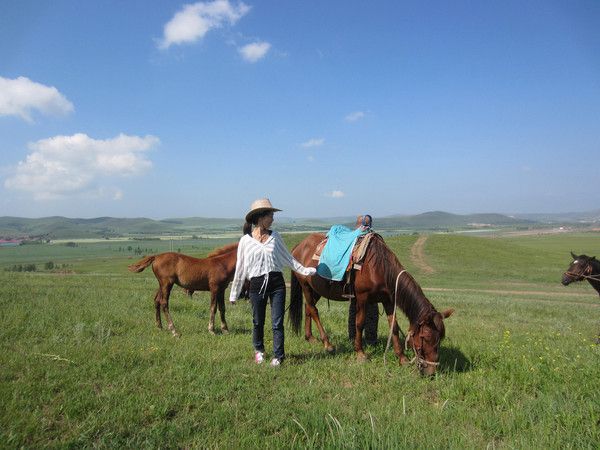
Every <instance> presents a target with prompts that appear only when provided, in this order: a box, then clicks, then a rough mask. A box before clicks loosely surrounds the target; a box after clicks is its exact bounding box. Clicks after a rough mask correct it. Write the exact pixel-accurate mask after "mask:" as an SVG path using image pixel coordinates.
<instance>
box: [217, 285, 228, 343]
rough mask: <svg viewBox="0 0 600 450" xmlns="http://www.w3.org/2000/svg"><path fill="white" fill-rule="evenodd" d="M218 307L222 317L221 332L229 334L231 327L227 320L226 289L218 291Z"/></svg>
mask: <svg viewBox="0 0 600 450" xmlns="http://www.w3.org/2000/svg"><path fill="white" fill-rule="evenodd" d="M217 307H218V308H219V316H220V317H221V333H223V334H227V333H229V327H228V326H227V321H226V320H225V289H221V290H219V292H217Z"/></svg>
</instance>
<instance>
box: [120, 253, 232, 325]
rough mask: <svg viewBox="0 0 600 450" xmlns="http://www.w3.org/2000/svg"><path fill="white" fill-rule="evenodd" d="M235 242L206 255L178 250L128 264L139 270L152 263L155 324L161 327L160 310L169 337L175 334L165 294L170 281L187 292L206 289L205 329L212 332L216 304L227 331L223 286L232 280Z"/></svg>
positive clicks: (169, 288)
mask: <svg viewBox="0 0 600 450" xmlns="http://www.w3.org/2000/svg"><path fill="white" fill-rule="evenodd" d="M237 246H238V244H237V242H236V243H234V244H229V245H226V246H225V247H222V248H219V249H217V250H215V251H213V252H212V253H210V254H209V255H208V256H207V257H206V258H202V259H199V258H193V257H191V256H187V255H182V254H181V253H173V252H167V253H161V254H159V255H153V256H148V257H146V258H144V259H142V260H140V261H138V262H137V263H135V264H132V265H130V266H129V270H130V271H132V272H136V273H139V272H141V271H143V270H144V269H145V268H146V267H148V266H149V265H150V264H152V271H153V272H154V276H156V279H157V280H158V285H159V287H158V290H157V291H156V295H155V296H154V307H155V309H156V325H157V326H158V328H162V322H161V318H160V311H161V309H162V312H163V314H164V315H165V318H166V319H167V322H168V324H169V330H171V332H172V333H173V336H177V337H178V336H179V333H178V332H177V331H176V330H175V325H173V320H172V319H171V315H170V314H169V296H170V294H171V289H172V288H173V285H174V284H177V285H178V286H181V287H182V288H184V289H185V290H186V291H187V292H188V293H189V295H191V293H193V292H194V291H210V295H211V297H210V321H209V322H208V331H209V332H210V333H212V334H214V328H215V313H216V310H217V307H218V308H219V314H220V315H221V331H222V332H223V333H227V331H228V328H227V322H226V321H225V289H227V286H228V285H229V283H230V282H231V280H232V279H233V275H234V273H235V263H236V260H237Z"/></svg>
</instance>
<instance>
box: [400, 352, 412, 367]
mask: <svg viewBox="0 0 600 450" xmlns="http://www.w3.org/2000/svg"><path fill="white" fill-rule="evenodd" d="M409 364H410V360H409V359H408V358H407V357H406V356H404V355H402V357H401V358H400V365H401V366H408V365H409Z"/></svg>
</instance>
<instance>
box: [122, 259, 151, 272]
mask: <svg viewBox="0 0 600 450" xmlns="http://www.w3.org/2000/svg"><path fill="white" fill-rule="evenodd" d="M154 258H156V256H155V255H152V256H147V257H146V258H144V259H142V260H140V261H138V262H136V263H135V264H132V265H130V266H128V267H127V268H128V269H129V270H130V271H131V272H135V273H140V272H141V271H142V270H144V269H145V268H146V267H148V266H149V265H150V264H152V263H153V262H154Z"/></svg>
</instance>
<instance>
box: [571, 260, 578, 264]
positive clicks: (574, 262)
mask: <svg viewBox="0 0 600 450" xmlns="http://www.w3.org/2000/svg"><path fill="white" fill-rule="evenodd" d="M571 264H579V260H578V259H576V260H575V261H573V262H572V263H571Z"/></svg>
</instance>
